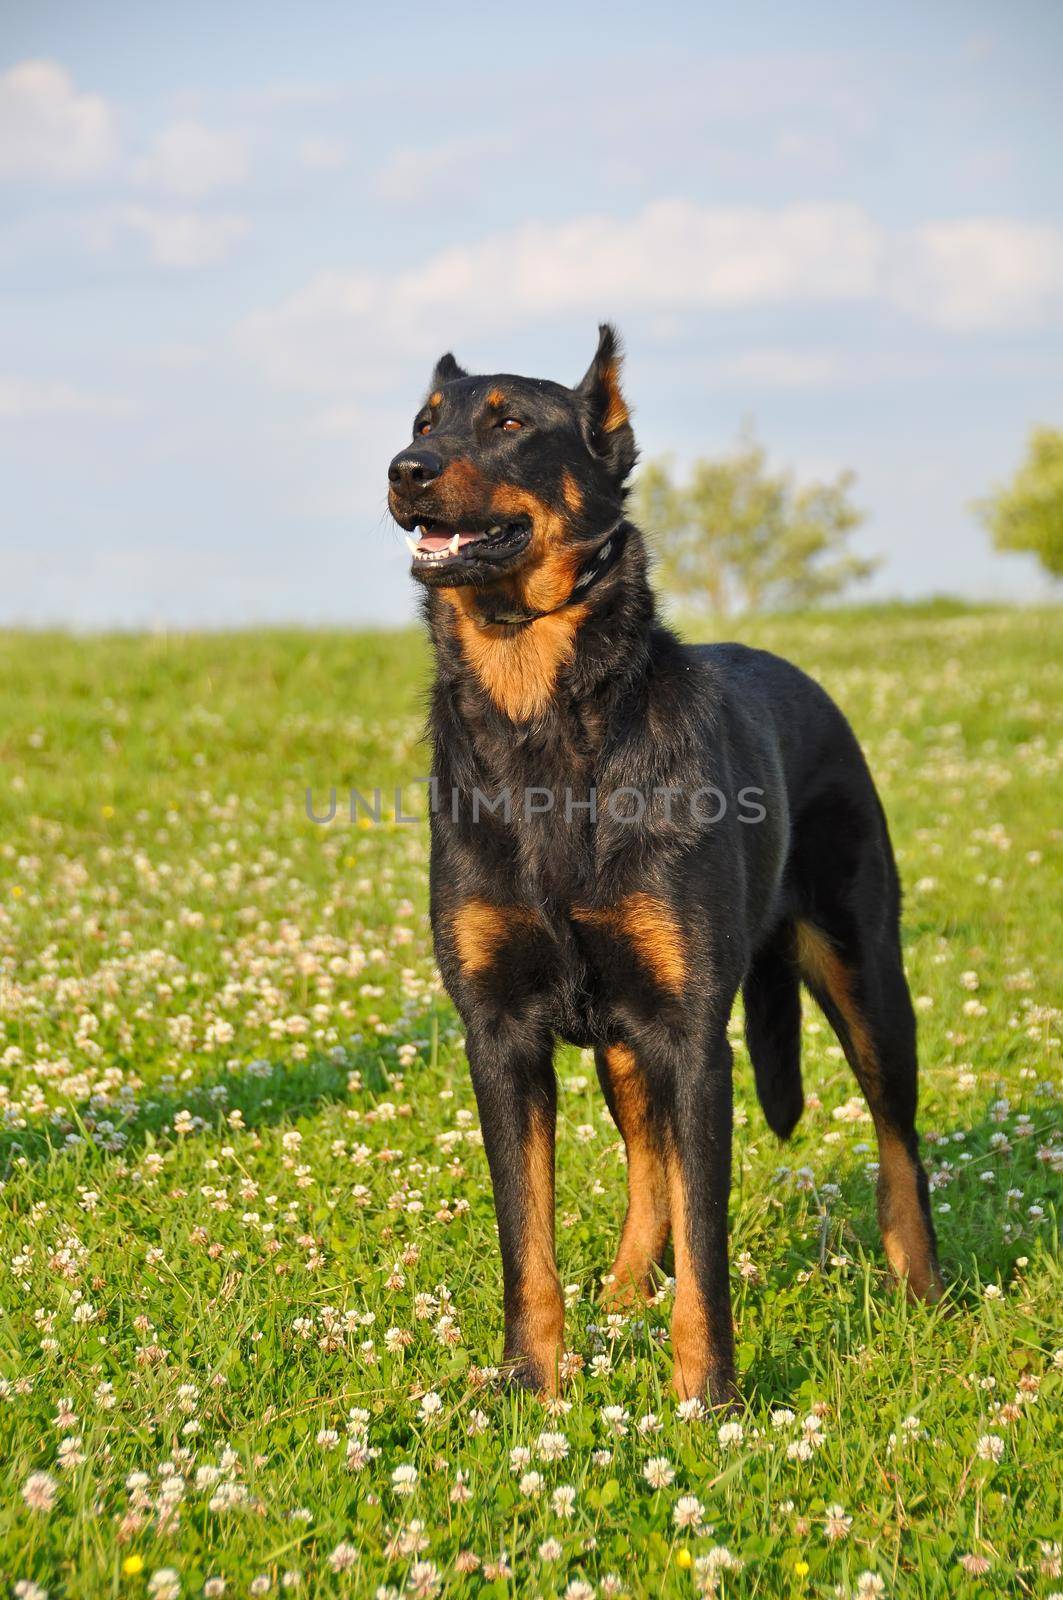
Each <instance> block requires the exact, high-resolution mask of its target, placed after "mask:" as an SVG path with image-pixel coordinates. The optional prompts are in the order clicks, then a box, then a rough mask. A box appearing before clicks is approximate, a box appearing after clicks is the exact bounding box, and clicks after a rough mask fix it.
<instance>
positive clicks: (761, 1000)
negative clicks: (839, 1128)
mask: <svg viewBox="0 0 1063 1600" xmlns="http://www.w3.org/2000/svg"><path fill="white" fill-rule="evenodd" d="M742 999H743V1001H744V1003H745V1011H746V1044H747V1045H748V1047H749V1054H750V1057H751V1058H752V1061H753V1073H754V1077H755V1079H756V1085H757V1097H758V1099H759V1100H760V1103H761V1105H762V1106H763V1108H764V1115H765V1117H766V1118H767V1120H768V1126H769V1128H770V1129H771V1130H772V1132H773V1133H776V1134H778V1136H779V1138H780V1139H788V1138H789V1137H790V1135H791V1133H793V1131H794V1128H795V1127H796V1126H797V1119H798V1117H799V1116H800V1115H801V1112H802V1110H803V1109H804V1103H805V1097H804V1091H803V1089H802V1087H801V980H800V976H799V973H798V969H797V963H796V961H795V960H794V946H793V929H792V928H791V927H790V926H789V925H785V926H783V927H782V928H780V929H779V930H778V932H776V933H775V934H774V935H773V936H772V938H771V939H770V940H769V941H768V943H767V944H766V945H762V946H761V948H760V950H758V951H757V954H756V955H755V956H754V958H753V964H752V966H751V967H750V969H749V971H748V973H747V974H746V981H745V983H744V984H743V986H742Z"/></svg>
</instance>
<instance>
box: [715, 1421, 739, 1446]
mask: <svg viewBox="0 0 1063 1600" xmlns="http://www.w3.org/2000/svg"><path fill="white" fill-rule="evenodd" d="M745 1436H746V1430H745V1429H744V1428H743V1426H742V1424H741V1423H740V1422H723V1423H721V1424H720V1426H719V1428H717V1430H716V1437H717V1439H718V1440H719V1441H720V1443H721V1444H722V1445H723V1447H724V1449H725V1450H731V1449H733V1448H734V1447H735V1446H736V1445H740V1444H741V1443H742V1440H743V1439H744V1438H745Z"/></svg>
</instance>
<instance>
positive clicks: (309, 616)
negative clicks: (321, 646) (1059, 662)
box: [0, 0, 1063, 628]
mask: <svg viewBox="0 0 1063 1600" xmlns="http://www.w3.org/2000/svg"><path fill="white" fill-rule="evenodd" d="M1061 72H1063V7H1060V6H1059V5H1058V4H1056V3H1055V0H1041V3H1030V0H1010V3H1008V4H1006V5H1005V4H1003V3H998V4H985V3H981V0H938V3H936V4H935V5H933V6H926V5H925V4H922V3H919V4H910V3H907V0H897V3H895V4H893V5H891V6H889V7H886V6H878V7H864V6H853V5H852V4H851V3H846V4H826V3H822V0H804V3H801V4H770V3H764V4H759V5H756V6H746V7H736V6H733V5H731V4H728V5H721V4H706V3H699V4H681V3H678V4H675V5H673V6H671V7H649V6H646V5H644V4H639V5H634V4H628V3H626V0H617V3H614V4H611V5H608V6H606V5H602V4H599V3H597V0H591V3H586V4H583V5H579V6H576V5H573V4H571V3H570V0H569V3H566V4H558V3H555V0H537V4H536V5H535V6H534V7H523V8H520V7H508V8H507V7H504V6H499V5H492V6H488V5H475V6H474V5H461V4H454V3H452V4H450V5H447V6H439V5H432V6H429V5H422V4H420V3H419V0H410V3H407V4H404V5H403V6H401V7H396V6H382V5H381V6H368V5H364V4H360V3H343V4H340V3H334V0H308V3H306V4H304V5H298V6H297V5H292V4H288V3H280V0H256V3H247V0H226V3H225V4H224V5H219V4H217V3H216V0H214V3H210V4H203V3H201V0H184V3H183V4H182V5H180V6H176V5H165V4H158V5H151V6H145V5H143V3H142V0H137V3H129V4H125V3H119V0H98V3H96V4H93V5H92V6H87V5H84V4H81V3H79V0H67V3H64V4H56V3H51V0H32V3H25V0H4V4H3V7H2V8H0V483H2V493H0V621H2V622H5V623H31V624H52V623H61V624H65V625H69V626H74V627H82V628H93V627H108V626H121V627H185V626H227V625H245V624H252V623H257V622H285V621H295V622H307V623H350V624H362V623H381V624H385V623H388V624H389V623H393V622H398V621H402V620H403V619H405V618H407V617H409V616H411V615H412V614H413V610H414V596H413V593H412V584H411V582H410V579H409V577H408V565H409V563H408V556H407V554H406V550H405V546H404V544H403V542H402V538H401V535H400V534H399V533H398V532H397V530H396V529H395V528H394V527H393V526H392V525H391V524H390V522H389V519H388V517H387V515H386V509H385V491H386V487H387V482H386V471H387V464H388V461H389V460H390V458H391V456H392V455H393V454H394V452H395V451H396V450H398V449H399V448H400V447H401V446H402V445H403V444H404V443H406V442H407V441H408V439H409V434H410V422H411V419H412V416H413V414H414V411H415V409H416V408H417V405H418V404H419V402H420V399H421V397H422V395H423V393H424V391H425V388H426V385H427V383H428V379H429V376H430V373H431V369H432V366H433V364H434V362H435V359H436V358H437V357H438V356H439V355H440V354H441V353H442V352H443V351H444V350H447V349H453V350H454V351H455V353H456V354H457V356H458V358H459V360H460V361H461V362H462V363H463V364H464V365H466V366H468V367H469V368H470V369H471V370H474V371H484V372H497V371H501V372H506V371H508V372H513V371H516V372H522V373H527V374H530V375H534V376H540V377H551V378H555V379H558V380H560V381H562V382H567V383H575V382H576V381H577V380H578V378H579V377H580V375H581V374H582V372H583V371H584V369H585V368H586V366H587V364H588V362H589V360H590V357H591V355H592V353H593V349H594V344H595V341H596V324H597V323H598V322H599V321H600V320H601V319H603V318H607V317H608V318H610V319H613V320H615V321H616V323H617V324H618V325H619V327H620V329H621V332H622V334H623V337H624V340H625V343H626V346H627V351H628V358H627V363H626V368H625V373H626V391H627V395H628V399H629V400H630V402H631V404H632V407H633V410H634V418H635V426H636V432H637V435H638V438H639V442H640V446H641V449H642V452H643V455H644V457H655V456H658V455H661V454H666V453H667V454H671V455H672V456H673V458H674V460H675V463H676V466H677V469H679V470H682V468H683V467H684V465H685V464H686V463H688V462H689V461H690V460H692V459H693V458H695V457H697V456H699V455H704V454H710V455H711V454H716V453H720V452H722V451H724V450H726V449H727V448H728V447H729V446H730V445H731V444H732V442H733V441H734V440H735V438H736V437H737V435H738V433H739V431H740V429H741V427H742V426H743V424H744V422H746V421H752V422H754V424H755V426H756V429H757V431H758V434H759V436H760V438H761V439H762V441H763V442H764V444H765V445H766V447H767V448H768V450H769V453H770V457H771V459H772V461H773V463H775V464H778V465H780V466H784V465H785V466H789V467H791V468H793V470H794V471H795V472H796V473H797V475H798V477H799V478H807V477H822V476H825V475H827V476H829V475H833V474H835V473H836V472H839V471H841V470H842V469H844V468H851V469H852V470H853V471H854V472H855V473H856V489H855V496H856V499H857V501H858V503H859V504H860V505H861V506H862V507H863V508H864V509H865V510H866V512H867V520H866V522H865V524H864V526H863V527H862V528H861V530H860V532H859V534H858V536H857V540H856V544H857V547H858V548H859V549H860V551H861V552H862V553H867V554H873V555H876V556H879V557H881V560H882V564H881V566H880V569H879V571H878V573H877V575H876V577H875V578H874V580H873V581H872V583H871V584H870V585H869V586H868V587H867V590H866V592H867V593H868V595H869V596H873V597H888V596H895V595H898V596H905V597H916V596H923V595H929V594H935V593H941V592H950V593H954V594H962V595H967V596H971V597H978V598H993V599H1001V598H1013V599H1028V600H1031V599H1037V598H1042V597H1045V596H1047V594H1048V592H1049V591H1048V589H1047V586H1046V580H1045V579H1043V578H1042V577H1041V576H1040V575H1039V572H1038V569H1037V567H1036V566H1035V564H1034V563H1033V561H1032V559H1030V558H1027V557H1023V556H1007V557H1004V556H999V555H997V554H995V553H994V552H993V551H992V549H991V548H990V545H989V541H988V538H987V536H986V534H985V532H984V531H983V529H982V528H981V525H980V524H979V522H978V521H977V519H976V517H975V516H974V515H973V513H972V511H971V502H972V500H973V499H975V498H976V497H977V496H979V495H981V494H983V493H985V491H986V490H987V489H988V488H989V487H990V486H991V485H992V484H994V483H995V482H999V481H1001V480H1002V479H1004V478H1006V477H1007V475H1008V474H1009V473H1010V472H1011V471H1012V470H1013V469H1014V467H1015V466H1016V465H1017V464H1018V461H1019V460H1020V458H1021V455H1022V451H1023V448H1024V442H1025V437H1026V434H1027V431H1028V429H1029V427H1030V425H1031V424H1033V423H1035V422H1049V423H1056V424H1063V384H1061V381H1060V374H1061V372H1063V161H1061V159H1060V155H1061V150H1063V96H1061V95H1060V93H1059V83H1060V77H1061Z"/></svg>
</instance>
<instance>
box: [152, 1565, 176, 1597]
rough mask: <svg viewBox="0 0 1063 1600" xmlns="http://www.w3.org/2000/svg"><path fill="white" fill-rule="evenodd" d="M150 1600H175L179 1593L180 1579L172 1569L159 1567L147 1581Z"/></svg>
mask: <svg viewBox="0 0 1063 1600" xmlns="http://www.w3.org/2000/svg"><path fill="white" fill-rule="evenodd" d="M148 1593H149V1594H150V1595H151V1600H177V1597H178V1595H179V1594H180V1593H181V1578H180V1575H179V1574H178V1573H177V1572H175V1571H174V1569H173V1567H159V1568H158V1569H157V1570H156V1571H155V1572H153V1573H152V1575H151V1577H150V1578H149V1579H148Z"/></svg>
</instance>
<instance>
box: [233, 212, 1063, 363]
mask: <svg viewBox="0 0 1063 1600" xmlns="http://www.w3.org/2000/svg"><path fill="white" fill-rule="evenodd" d="M1061 292H1063V232H1061V231H1060V230H1058V229H1055V228H1051V227H1047V226H1040V227H1038V226H1032V225H1027V224H1022V223H1016V222H1009V221H1007V220H999V221H989V222H987V221H973V222H966V223H964V222H947V223H930V224H927V225H926V226H924V227H922V228H919V229H915V230H911V231H909V232H906V233H901V232H898V233H891V232H890V231H888V230H887V229H885V228H883V227H881V226H880V225H879V224H878V223H876V222H875V221H874V220H873V219H872V218H871V217H869V216H868V215H867V213H866V212H864V211H863V210H861V209H860V208H859V207H857V206H850V205H804V206H786V207H782V208H780V209H777V210H769V209H763V208H754V207H706V206H700V205H697V204H694V203H693V202H690V201H685V200H661V201H656V202H654V203H653V204H652V205H649V206H647V207H645V209H644V210H642V211H640V212H639V213H638V214H637V215H635V216H633V217H630V218H617V217H611V216H588V217H583V218H578V219H576V220H574V221H571V222H566V223H560V224H554V225H547V224H543V223H527V224H523V225H522V226H520V227H518V228H515V229H513V230H511V231H510V232H507V233H503V234H496V235H493V236H490V237H488V238H485V239H482V240H480V241H479V242H477V243H475V244H472V245H461V246H456V247H454V248H451V249H446V250H442V251H439V252H438V253H436V254H435V255H432V256H429V257H428V258H427V259H426V260H425V261H423V262H422V263H421V264H420V265H418V266H414V267H411V268H410V269H409V270H407V271H406V272H400V273H397V274H395V273H383V272H370V271H362V272H322V273H319V274H317V275H316V276H315V277H314V278H312V279H311V280H310V281H309V282H308V283H307V284H306V285H305V286H304V287H303V288H302V289H300V290H298V291H297V292H296V293H294V294H292V295H290V296H289V297H288V298H287V299H286V300H283V301H282V302H281V303H280V304H279V305H277V306H275V307H273V308H271V309H267V310H263V311H260V312H257V313H255V314H254V315H252V316H251V317H249V318H248V319H247V320H246V321H245V322H244V323H243V325H242V327H241V328H240V330H239V337H240V340H241V342H242V343H243V345H244V347H245V349H247V350H248V351H249V352H250V353H251V354H252V355H253V356H254V357H255V358H256V359H257V360H258V361H259V362H260V363H261V364H262V366H263V367H264V368H265V370H266V371H267V372H268V373H269V374H270V375H271V376H272V377H273V378H274V379H275V380H276V381H277V382H280V383H283V384H287V385H294V386H296V387H309V388H321V387H324V388H328V387H333V386H338V385H341V384H346V385H348V386H354V387H368V386H371V385H373V384H376V383H378V382H379V380H380V375H381V372H382V371H387V370H393V369H394V367H395V363H396V361H399V360H402V359H403V358H404V357H407V356H417V357H418V358H422V359H423V358H425V357H426V356H428V355H431V354H437V353H438V351H437V349H436V347H437V346H438V345H439V344H441V343H443V344H445V343H448V342H460V341H461V340H462V339H463V338H465V337H468V336H476V337H480V336H482V335H483V334H484V333H485V332H492V331H495V330H498V329H504V328H511V327H521V326H527V325H528V324H533V323H535V322H537V321H542V320H544V319H546V318H557V317H560V316H565V315H570V314H575V313H583V314H586V315H589V316H592V317H597V316H600V315H602V314H608V315H612V316H618V317H619V316H625V315H629V314H634V313H640V314H649V315H651V316H658V315H667V316H674V315H676V314H677V313H682V312H697V311H707V310H708V311H726V310H729V309H741V308H749V307H757V306H768V305H782V304H798V305H800V304H806V305H807V304H813V303H817V302H818V303H832V304H839V303H859V302H865V303H872V302H876V301H877V302H879V303H880V304H886V305H894V306H898V307H899V308H901V309H902V310H904V311H906V312H908V313H910V314H911V315H913V316H915V317H918V318H921V319H922V320H925V321H929V322H931V323H934V324H937V325H938V326H941V327H943V328H969V327H985V328H989V327H997V326H1009V325H1010V324H1011V323H1013V322H1014V321H1015V320H1016V319H1017V318H1019V317H1020V316H1021V317H1023V318H1025V319H1027V320H1029V319H1034V320H1036V319H1037V318H1040V317H1043V316H1045V315H1048V314H1049V313H1050V311H1051V309H1052V304H1053V302H1054V301H1055V300H1056V298H1057V297H1059V296H1060V294H1061ZM825 377H826V375H825V374H820V381H825Z"/></svg>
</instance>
